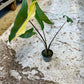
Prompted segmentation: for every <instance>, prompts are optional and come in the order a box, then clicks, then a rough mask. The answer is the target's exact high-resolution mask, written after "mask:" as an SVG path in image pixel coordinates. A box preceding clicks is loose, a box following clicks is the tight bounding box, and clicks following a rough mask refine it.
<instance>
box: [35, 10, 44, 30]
mask: <svg viewBox="0 0 84 84" xmlns="http://www.w3.org/2000/svg"><path fill="white" fill-rule="evenodd" d="M35 18H36V19H37V21H38V23H39V24H40V26H41V29H42V30H43V29H44V24H43V22H42V20H41V19H40V18H39V16H38V14H37V11H36V14H35Z"/></svg>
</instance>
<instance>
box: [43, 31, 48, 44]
mask: <svg viewBox="0 0 84 84" xmlns="http://www.w3.org/2000/svg"><path fill="white" fill-rule="evenodd" d="M43 35H44V39H45V42H46V41H47V40H46V36H45V32H44V30H43ZM46 43H47V42H46Z"/></svg>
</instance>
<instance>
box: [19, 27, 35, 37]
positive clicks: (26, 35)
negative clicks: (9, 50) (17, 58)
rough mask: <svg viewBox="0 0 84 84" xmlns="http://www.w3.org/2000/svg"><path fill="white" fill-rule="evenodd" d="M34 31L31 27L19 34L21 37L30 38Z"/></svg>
mask: <svg viewBox="0 0 84 84" xmlns="http://www.w3.org/2000/svg"><path fill="white" fill-rule="evenodd" d="M35 34H36V33H35V32H33V28H31V29H29V30H27V31H26V32H25V33H24V34H22V35H20V36H19V37H21V38H30V37H31V36H33V35H35Z"/></svg>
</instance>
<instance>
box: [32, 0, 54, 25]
mask: <svg viewBox="0 0 84 84" xmlns="http://www.w3.org/2000/svg"><path fill="white" fill-rule="evenodd" d="M33 1H36V0H32V2H33ZM35 5H36V12H37V14H38V17H39V18H40V20H42V21H44V22H45V23H47V24H53V23H52V22H51V21H50V20H49V19H48V17H47V16H46V15H45V14H44V12H43V11H42V10H41V8H40V7H39V5H38V3H37V2H36V3H35ZM36 19H37V18H36Z"/></svg>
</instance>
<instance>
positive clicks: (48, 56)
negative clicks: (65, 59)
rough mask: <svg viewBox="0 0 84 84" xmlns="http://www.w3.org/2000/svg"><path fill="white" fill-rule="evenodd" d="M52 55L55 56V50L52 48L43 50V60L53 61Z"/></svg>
mask: <svg viewBox="0 0 84 84" xmlns="http://www.w3.org/2000/svg"><path fill="white" fill-rule="evenodd" d="M52 56H53V51H52V50H50V49H49V50H47V51H46V50H45V49H44V50H43V51H42V57H43V60H44V61H45V62H49V61H51V59H52Z"/></svg>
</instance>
